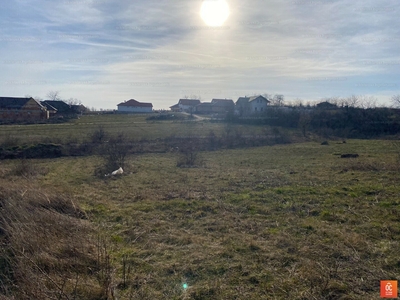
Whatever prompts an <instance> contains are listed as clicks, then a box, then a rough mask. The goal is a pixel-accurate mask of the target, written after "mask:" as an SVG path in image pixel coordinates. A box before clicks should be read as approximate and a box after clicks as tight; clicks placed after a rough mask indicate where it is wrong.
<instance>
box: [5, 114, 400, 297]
mask: <svg viewBox="0 0 400 300" xmlns="http://www.w3.org/2000/svg"><path fill="white" fill-rule="evenodd" d="M105 123H106V122H103V123H102V124H105ZM146 124H147V123H145V125H146ZM153 125H154V124H147V125H146V126H153ZM169 125H171V126H175V124H172V123H171V124H169ZM169 125H168V126H169ZM70 126H72V125H70ZM74 126H79V125H74ZM110 126H111V125H110ZM112 126H113V125H112ZM154 126H155V125H154ZM168 126H165V125H164V127H166V128H165V129H164V130H166V131H168V130H167V128H168ZM196 126H216V127H215V128H214V129H215V130H216V131H218V130H221V131H222V130H223V128H222V127H221V126H224V125H222V124H203V125H200V124H198V125H196ZM217 126H219V128H217ZM171 128H172V127H170V128H169V129H170V130H169V131H171V130H172V129H171ZM181 129H182V128H181ZM182 130H183V129H182ZM196 130H197V129H196ZM244 130H250V129H248V128H247V129H244ZM344 153H358V154H359V157H358V158H348V159H345V158H340V155H341V154H344ZM200 156H201V160H202V164H201V166H199V167H194V168H178V167H177V154H176V153H159V154H142V155H133V156H129V157H128V161H127V167H126V168H125V173H124V174H123V175H122V176H120V177H118V178H112V177H105V178H98V177H96V176H94V171H95V169H96V166H98V164H99V163H100V158H99V157H96V156H90V157H75V158H74V157H66V158H59V159H46V160H32V161H29V163H30V165H31V166H34V169H35V170H41V172H33V174H31V175H30V176H28V177H27V178H24V177H23V176H19V175H16V173H15V172H14V171H15V169H16V167H17V166H18V164H19V162H18V161H15V160H14V161H11V160H7V161H1V162H0V164H1V170H2V173H1V179H0V180H1V185H2V186H5V187H7V186H10V187H12V188H13V189H15V190H17V191H19V188H18V186H21V188H20V189H21V190H27V191H28V192H27V194H29V191H30V190H38V189H39V190H40V191H42V192H41V193H42V194H46V193H47V194H49V195H53V194H57V195H64V196H65V197H67V199H71V202H72V203H74V205H75V206H79V207H80V210H82V211H83V212H84V213H85V215H86V216H87V217H86V218H87V219H86V220H85V221H84V222H87V221H89V222H90V224H91V225H90V226H91V228H92V231H90V230H83V231H82V234H79V233H78V231H76V232H77V236H79V237H80V240H82V237H83V239H84V238H85V237H86V240H87V242H86V243H88V247H89V248H90V242H92V244H93V245H94V246H93V249H97V250H98V251H97V260H98V256H99V254H98V253H99V249H100V248H101V249H100V250H101V251H103V252H101V251H100V252H101V253H103V254H104V255H103V254H102V255H103V256H104V257H107V258H108V259H109V261H108V260H107V266H106V267H104V268H98V269H96V270H97V273H93V274H92V275H91V274H87V273H84V272H83V273H82V274H84V275H82V274H81V273H78V272H77V271H76V272H75V273H74V274H79V276H78V275H76V278H77V279H76V280H75V279H74V278H75V277H73V276H72V278H73V279H74V280H72V282H74V283H75V284H76V286H80V285H81V284H82V286H84V283H85V282H89V283H91V285H90V286H91V288H92V291H98V290H101V287H104V286H105V285H106V283H107V288H108V289H109V290H111V291H108V292H107V293H103V294H101V293H100V292H99V293H97V295H99V296H98V297H97V298H96V297H95V296H93V295H95V294H96V293H95V292H93V293H92V298H90V299H107V298H108V299H113V297H114V299H378V298H379V280H384V279H392V280H396V279H397V280H399V279H400V277H399V274H400V252H399V249H400V207H399V205H400V200H399V199H400V188H399V187H398V182H399V177H400V168H399V160H398V159H399V149H398V147H397V146H396V144H394V143H393V142H392V141H385V140H348V141H347V143H338V142H335V141H330V143H329V145H327V146H323V145H321V144H320V142H318V143H317V142H306V143H296V144H290V145H275V146H268V147H257V148H246V149H231V150H223V151H222V150H221V151H211V152H201V153H200ZM85 226H87V225H85ZM85 228H86V227H85ZM100 236H101V237H102V244H101V245H102V246H101V247H99V244H98V243H96V242H95V241H96V238H98V237H100ZM49 239H50V237H49ZM52 240H57V239H54V238H52ZM39 248H40V247H39ZM37 251H39V249H38V250H37ZM54 251H56V250H54ZM89 252H90V251H89ZM56 253H58V252H56ZM93 253H96V251H94V250H93ZM93 255H94V257H96V255H95V254H93ZM85 259H86V260H85V261H87V260H88V258H87V257H86V258H85ZM88 261H89V262H90V261H91V260H88ZM103 261H104V260H103ZM92 263H93V262H92ZM88 264H89V265H90V263H88ZM90 266H91V265H90ZM91 268H93V266H91ZM101 272H102V273H101ZM59 273H60V271H59ZM99 273H101V274H102V275H101V276H100V275H99ZM50 275H51V274H50ZM106 275H107V276H106ZM90 276H92V277H93V278H91V279H88V278H90ZM57 278H62V277H61V276H59V277H57ZM81 278H82V279H81ZM104 278H109V280H108V281H105V279H104ZM59 280H60V283H59V285H58V286H61V284H62V280H61V279H59ZM64 281H65V280H64ZM95 282H97V283H96V284H97V287H96V284H95ZM78 283H79V285H78ZM184 284H186V285H185V286H184ZM67 286H68V285H66V288H65V289H64V290H65V291H67V290H68V289H67ZM71 286H73V284H72V283H71ZM82 289H83V288H82ZM79 291H80V290H79V289H78V288H75V290H74V289H73V288H72V287H71V288H70V294H69V295H70V296H69V298H67V297H68V296H67V295H65V296H64V295H63V294H62V293H59V294H60V298H59V299H89V297H88V292H87V290H86V291H85V292H84V291H81V292H79ZM65 294H66V292H65ZM101 295H102V296H101ZM113 295H114V296H113ZM63 297H64V298H63ZM101 297H103V298H101ZM48 299H51V298H48Z"/></svg>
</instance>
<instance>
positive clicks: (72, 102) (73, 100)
mask: <svg viewBox="0 0 400 300" xmlns="http://www.w3.org/2000/svg"><path fill="white" fill-rule="evenodd" d="M65 103H67V104H69V105H81V104H82V101H81V100H79V99H76V98H69V99H68V100H66V101H65Z"/></svg>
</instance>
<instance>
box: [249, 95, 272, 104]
mask: <svg viewBox="0 0 400 300" xmlns="http://www.w3.org/2000/svg"><path fill="white" fill-rule="evenodd" d="M258 98H262V99H264V100H265V101H267V103H269V102H270V101H269V100H268V99H267V98H265V97H264V96H261V95H258V96H252V97H249V102H251V101H254V100H256V99H258Z"/></svg>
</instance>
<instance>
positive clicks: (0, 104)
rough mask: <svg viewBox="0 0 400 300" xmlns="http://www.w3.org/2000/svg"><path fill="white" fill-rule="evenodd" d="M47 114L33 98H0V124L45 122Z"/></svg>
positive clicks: (44, 108)
mask: <svg viewBox="0 0 400 300" xmlns="http://www.w3.org/2000/svg"><path fill="white" fill-rule="evenodd" d="M48 118H49V113H48V111H47V109H46V107H44V106H43V105H41V104H40V103H39V101H36V100H35V99H33V98H14V97H0V122H1V123H8V122H39V121H43V120H47V119H48Z"/></svg>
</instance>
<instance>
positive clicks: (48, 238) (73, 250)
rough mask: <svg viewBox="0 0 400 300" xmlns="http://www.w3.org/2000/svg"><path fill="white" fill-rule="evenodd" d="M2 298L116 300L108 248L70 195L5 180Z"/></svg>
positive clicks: (0, 229)
mask: <svg viewBox="0 0 400 300" xmlns="http://www.w3.org/2000/svg"><path fill="white" fill-rule="evenodd" d="M1 183H2V185H1V188H0V243H1V248H0V295H2V297H1V298H2V299H82V300H83V299H111V298H109V297H108V293H109V292H108V288H109V287H108V286H106V285H107V284H105V282H104V280H103V278H102V276H103V275H102V273H104V272H105V270H106V269H107V265H106V264H107V262H106V260H105V258H104V255H103V254H102V253H104V251H103V249H102V248H103V245H104V243H103V244H96V240H95V239H94V236H95V234H96V233H95V231H94V230H93V227H92V225H91V224H89V223H88V221H87V220H86V219H87V217H86V214H85V212H84V211H83V210H82V209H80V208H79V205H78V204H77V203H76V202H75V201H74V200H72V199H71V198H69V197H68V196H64V195H60V194H57V195H56V194H53V193H51V192H49V191H46V190H43V189H41V188H38V187H34V186H31V185H30V184H29V183H28V182H25V181H24V180H20V181H19V183H18V184H14V183H11V182H7V181H5V180H2V181H1Z"/></svg>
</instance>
